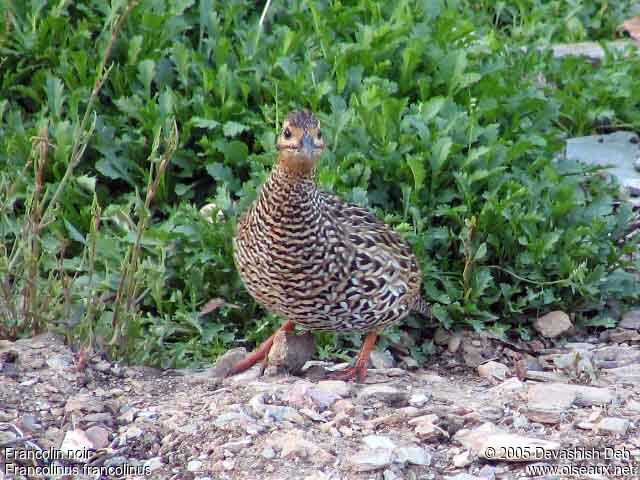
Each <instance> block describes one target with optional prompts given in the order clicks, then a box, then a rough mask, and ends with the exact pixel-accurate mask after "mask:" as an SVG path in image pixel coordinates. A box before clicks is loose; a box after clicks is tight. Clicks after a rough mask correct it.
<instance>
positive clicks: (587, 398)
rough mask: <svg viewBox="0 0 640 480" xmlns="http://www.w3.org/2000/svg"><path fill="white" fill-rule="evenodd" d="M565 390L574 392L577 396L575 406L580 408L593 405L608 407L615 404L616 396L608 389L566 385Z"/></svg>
mask: <svg viewBox="0 0 640 480" xmlns="http://www.w3.org/2000/svg"><path fill="white" fill-rule="evenodd" d="M565 388H569V389H570V390H573V391H574V392H575V394H576V401H575V404H576V405H578V406H580V407H591V406H593V405H607V404H610V403H612V402H613V400H614V395H613V394H612V393H611V391H610V390H609V389H608V388H604V387H591V386H588V385H566V387H565Z"/></svg>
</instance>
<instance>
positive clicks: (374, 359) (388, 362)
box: [370, 350, 395, 368]
mask: <svg viewBox="0 0 640 480" xmlns="http://www.w3.org/2000/svg"><path fill="white" fill-rule="evenodd" d="M370 359H371V366H372V367H373V368H393V367H394V366H395V361H394V360H393V357H392V356H391V353H390V352H389V350H384V351H380V350H373V351H372V352H371V354H370Z"/></svg>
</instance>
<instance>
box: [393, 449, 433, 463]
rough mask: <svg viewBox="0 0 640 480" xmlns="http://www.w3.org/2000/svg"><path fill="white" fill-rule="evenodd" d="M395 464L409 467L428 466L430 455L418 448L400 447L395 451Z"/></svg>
mask: <svg viewBox="0 0 640 480" xmlns="http://www.w3.org/2000/svg"><path fill="white" fill-rule="evenodd" d="M394 453H395V459H394V461H395V462H396V463H401V464H405V463H410V464H411V465H430V464H431V455H429V454H428V453H427V451H426V450H425V449H424V448H422V447H418V446H413V447H400V448H397V449H396V450H395V452H394Z"/></svg>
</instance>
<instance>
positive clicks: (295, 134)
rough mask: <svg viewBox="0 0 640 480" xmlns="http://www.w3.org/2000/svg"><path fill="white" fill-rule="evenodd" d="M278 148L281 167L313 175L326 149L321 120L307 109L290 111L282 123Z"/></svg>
mask: <svg viewBox="0 0 640 480" xmlns="http://www.w3.org/2000/svg"><path fill="white" fill-rule="evenodd" d="M276 148H277V149H278V165H279V167H281V168H285V169H286V170H288V171H290V172H292V173H295V174H299V175H303V176H309V175H313V172H314V170H315V166H316V162H317V161H318V158H319V157H320V154H321V153H322V150H323V149H324V139H323V138H322V132H321V131H320V122H319V121H318V119H317V118H316V117H315V116H314V115H313V113H311V112H309V111H307V110H296V111H293V112H291V113H289V115H287V117H286V118H285V119H284V122H283V124H282V130H281V131H280V135H279V136H278V143H277V144H276Z"/></svg>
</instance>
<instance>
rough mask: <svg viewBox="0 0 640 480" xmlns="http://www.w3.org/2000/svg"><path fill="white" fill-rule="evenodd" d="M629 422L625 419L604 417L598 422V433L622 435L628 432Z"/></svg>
mask: <svg viewBox="0 0 640 480" xmlns="http://www.w3.org/2000/svg"><path fill="white" fill-rule="evenodd" d="M630 426H631V422H629V420H627V419H625V418H617V417H605V418H603V419H602V420H600V421H599V422H598V425H597V426H596V429H597V430H598V431H605V432H610V433H612V434H620V435H624V434H625V433H627V430H629V427H630Z"/></svg>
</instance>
